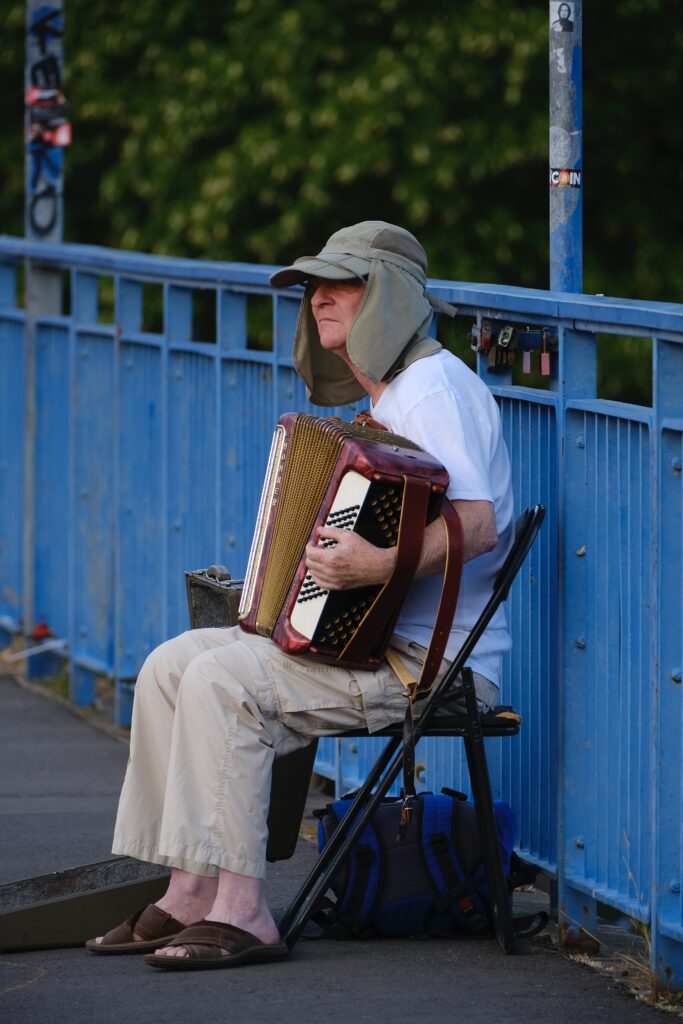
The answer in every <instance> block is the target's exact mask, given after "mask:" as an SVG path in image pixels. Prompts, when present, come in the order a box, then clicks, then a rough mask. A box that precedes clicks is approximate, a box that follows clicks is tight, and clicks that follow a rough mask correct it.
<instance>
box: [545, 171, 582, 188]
mask: <svg viewBox="0 0 683 1024" xmlns="http://www.w3.org/2000/svg"><path fill="white" fill-rule="evenodd" d="M550 187H551V188H581V171H576V170H570V169H569V168H566V167H551V168H550Z"/></svg>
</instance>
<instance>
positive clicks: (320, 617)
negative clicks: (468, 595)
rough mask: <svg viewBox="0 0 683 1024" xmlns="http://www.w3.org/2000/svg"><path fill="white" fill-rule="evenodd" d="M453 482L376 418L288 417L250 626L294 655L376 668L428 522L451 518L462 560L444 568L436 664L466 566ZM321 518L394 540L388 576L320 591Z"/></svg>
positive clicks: (257, 548)
mask: <svg viewBox="0 0 683 1024" xmlns="http://www.w3.org/2000/svg"><path fill="white" fill-rule="evenodd" d="M371 424H372V425H371ZM447 486H448V473H447V471H446V470H445V468H444V467H443V466H442V465H441V464H440V463H439V462H438V461H437V460H436V459H434V458H433V457H432V456H431V455H428V454H427V453H426V452H424V451H422V450H421V449H420V448H418V446H417V445H415V444H413V443H412V442H411V441H408V440H407V439H406V438H403V437H399V436H397V435H395V434H391V433H389V431H387V430H385V429H384V428H383V427H381V425H380V424H373V421H372V420H366V419H363V417H359V418H358V419H357V421H356V422H354V423H346V422H344V421H342V420H338V419H336V418H334V417H318V416H312V415H307V414H296V413H286V414H285V415H284V416H282V417H281V418H280V420H279V421H278V425H277V428H276V430H275V434H274V436H273V443H272V446H271V451H270V457H269V460H268V466H267V470H266V477H265V481H264V484H263V490H262V494H261V501H260V505H259V510H258V516H257V522H256V529H255V532H254V538H253V541H252V546H251V553H250V555H249V562H248V565H247V571H246V575H245V580H244V589H243V591H242V599H241V602H240V607H239V624H240V626H241V627H242V628H243V629H244V630H247V631H248V632H255V633H258V634H260V635H261V636H266V637H270V638H271V639H272V640H273V641H274V642H275V643H276V644H277V645H278V646H279V647H281V648H282V650H284V651H286V652H288V653H291V654H307V655H309V656H311V657H314V658H317V659H318V660H321V661H325V662H330V663H335V664H338V665H345V666H349V667H357V668H368V669H374V668H377V666H378V665H379V664H381V662H382V660H383V657H384V652H385V650H386V647H387V644H388V641H389V638H390V636H391V632H392V628H393V625H394V623H395V621H396V618H397V616H398V613H399V611H400V608H401V604H402V603H403V600H404V598H405V595H406V593H407V591H408V588H409V586H410V583H411V580H412V578H413V576H414V573H415V571H416V569H417V565H418V562H419V559H420V554H421V550H422V539H423V535H424V530H425V527H426V525H427V524H428V523H430V522H431V521H432V520H434V519H435V518H436V517H437V516H439V515H442V517H443V518H444V521H445V522H446V521H447V526H448V527H449V528H450V529H449V536H450V537H451V539H452V538H453V535H454V529H453V519H455V520H457V524H456V525H457V528H458V529H457V532H456V539H455V542H454V544H453V545H452V546H454V547H455V548H456V549H457V550H456V552H455V555H456V556H457V557H455V558H454V559H450V558H449V561H451V563H453V562H457V563H458V564H457V566H456V568H455V569H453V568H451V569H450V570H449V569H448V568H447V570H446V574H445V578H446V577H448V581H449V585H448V589H449V602H450V606H451V607H450V618H449V619H448V622H447V625H446V628H445V629H444V628H443V624H442V628H441V630H440V632H441V633H442V634H443V636H442V637H441V639H442V641H443V642H442V643H441V650H440V654H438V660H437V664H436V667H438V663H440V660H441V655H442V654H443V648H444V647H445V642H446V638H447V635H448V631H449V630H450V621H451V619H452V616H453V611H454V609H455V600H456V598H457V589H458V584H459V579H460V567H461V564H462V535H461V531H460V523H459V520H458V519H457V515H456V514H455V512H454V511H453V508H452V505H451V503H450V502H449V501H447V500H446V501H444V500H443V498H444V495H445V493H446V488H447ZM442 506H443V508H442ZM446 510H447V511H446ZM321 526H337V527H340V528H342V529H347V530H355V531H357V532H358V533H359V534H360V535H361V536H362V537H364V538H365V539H366V540H368V541H369V542H370V543H372V544H374V545H377V546H381V547H390V546H396V548H397V555H396V567H395V569H394V572H393V574H392V576H391V577H390V579H389V580H387V582H386V583H384V584H379V585H373V586H367V587H361V588H356V589H351V590H336V591H327V590H323V589H321V588H320V587H318V586H317V585H316V583H315V582H314V581H313V579H312V578H311V576H310V574H309V573H308V571H307V568H306V564H305V548H306V545H307V543H308V542H309V540H310V539H311V538H312V537H313V536H316V532H317V530H318V528H319V527H321ZM323 543H329V541H324V542H323ZM445 589H446V585H445V583H444V590H445ZM453 591H454V592H453ZM442 603H443V602H442ZM447 603H448V602H447Z"/></svg>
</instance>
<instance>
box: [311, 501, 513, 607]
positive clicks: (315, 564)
mask: <svg viewBox="0 0 683 1024" xmlns="http://www.w3.org/2000/svg"><path fill="white" fill-rule="evenodd" d="M452 505H453V507H454V509H455V511H456V512H457V513H458V515H459V516H460V522H461V523H462V530H463V541H464V551H463V557H464V560H465V561H466V562H467V561H470V559H472V558H476V557H477V555H481V554H483V553H484V552H485V551H491V550H493V548H494V547H495V546H496V543H497V541H498V534H497V531H496V516H495V511H494V507H493V504H492V503H491V502H490V501H464V500H461V499H458V500H456V501H453V502H452ZM319 537H320V539H323V540H334V541H336V545H335V546H334V547H322V546H320V545H319V544H317V543H311V544H309V545H308V546H307V548H306V565H307V567H308V570H309V572H310V573H311V575H312V577H313V579H314V581H315V582H316V583H317V584H318V586H319V587H323V588H324V589H325V590H349V589H350V588H352V587H363V586H370V585H371V584H375V583H384V582H385V581H386V580H388V579H389V577H390V576H391V573H392V572H393V568H394V563H395V561H396V548H378V547H375V546H374V545H373V544H370V543H369V542H368V541H366V540H365V539H364V538H363V537H361V536H360V535H359V534H357V533H353V532H351V531H349V530H340V529H337V528H336V527H332V526H330V527H323V528H322V529H321V530H320V531H319ZM445 561H446V531H445V530H444V527H443V523H442V522H441V520H440V519H436V520H434V522H432V523H430V524H429V525H428V526H427V529H426V530H425V535H424V540H423V543H422V554H421V555H420V563H419V565H418V569H417V573H416V576H417V577H418V578H421V577H423V576H433V575H435V574H436V573H439V572H442V571H443V568H444V565H445Z"/></svg>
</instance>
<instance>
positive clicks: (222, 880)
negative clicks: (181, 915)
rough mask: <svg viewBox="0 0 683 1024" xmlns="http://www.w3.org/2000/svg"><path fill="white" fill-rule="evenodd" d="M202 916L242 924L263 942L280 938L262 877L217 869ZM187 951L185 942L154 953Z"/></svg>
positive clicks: (175, 953)
mask: <svg viewBox="0 0 683 1024" xmlns="http://www.w3.org/2000/svg"><path fill="white" fill-rule="evenodd" d="M203 916H204V920H206V921H215V922H216V923H218V924H231V925H234V926H235V927H236V928H241V929H242V930H243V931H245V932H249V933H250V934H251V935H254V936H255V937H256V938H257V939H260V940H261V942H263V943H265V944H266V945H271V944H273V943H276V942H279V941H280V933H279V931H278V929H277V925H276V924H275V921H274V919H273V915H272V914H271V912H270V908H269V907H268V903H267V901H266V894H265V883H264V882H263V879H259V878H251V877H249V876H247V875H236V874H233V873H232V872H230V871H220V872H219V876H218V889H217V893H216V899H215V900H214V902H213V905H212V906H211V908H210V909H209V910H208V911H207V912H206V913H205V914H204V915H203ZM195 920H197V919H195ZM188 955H189V954H188V951H187V949H186V948H185V947H184V946H172V947H170V948H169V947H168V946H166V947H163V948H162V949H158V950H157V951H156V953H155V956H178V957H187V956H188ZM225 955H227V954H225Z"/></svg>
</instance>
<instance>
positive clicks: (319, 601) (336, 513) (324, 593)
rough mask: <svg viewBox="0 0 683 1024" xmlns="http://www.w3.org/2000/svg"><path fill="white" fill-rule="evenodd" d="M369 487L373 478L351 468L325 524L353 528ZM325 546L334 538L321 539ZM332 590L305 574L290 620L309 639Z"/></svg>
mask: <svg viewBox="0 0 683 1024" xmlns="http://www.w3.org/2000/svg"><path fill="white" fill-rule="evenodd" d="M369 490H370V481H369V480H367V479H366V478H365V477H364V476H361V474H360V473H356V472H355V471H353V470H351V471H350V472H349V473H346V474H345V475H344V476H343V477H342V479H341V481H340V484H339V488H338V490H337V493H336V495H335V497H334V501H333V502H332V505H331V506H330V511H329V512H328V514H327V518H326V519H325V526H336V527H338V528H339V529H340V530H353V528H354V527H355V525H356V523H357V522H358V517H359V515H360V513H361V509H362V507H363V504H364V502H365V499H366V497H367V494H368V491H369ZM320 543H321V544H322V546H323V547H334V545H335V541H333V540H330V539H327V540H322V541H320ZM328 594H329V591H328V590H323V589H322V588H321V587H319V586H318V584H317V583H315V582H314V581H313V579H312V577H311V574H310V573H306V576H305V577H304V581H303V583H302V584H301V589H300V591H299V595H298V597H297V599H296V603H295V605H294V607H293V608H292V616H291V623H292V626H293V627H294V629H296V630H297V632H299V633H301V635H302V636H305V637H307V638H308V639H309V640H310V639H311V637H312V636H313V634H314V633H315V630H316V627H317V625H318V622H319V621H320V617H321V616H322V614H323V611H324V609H325V605H326V603H327V597H328Z"/></svg>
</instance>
